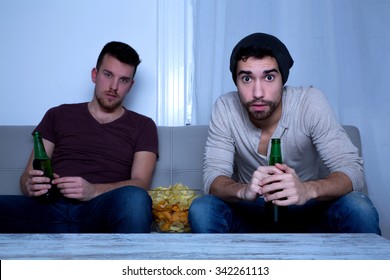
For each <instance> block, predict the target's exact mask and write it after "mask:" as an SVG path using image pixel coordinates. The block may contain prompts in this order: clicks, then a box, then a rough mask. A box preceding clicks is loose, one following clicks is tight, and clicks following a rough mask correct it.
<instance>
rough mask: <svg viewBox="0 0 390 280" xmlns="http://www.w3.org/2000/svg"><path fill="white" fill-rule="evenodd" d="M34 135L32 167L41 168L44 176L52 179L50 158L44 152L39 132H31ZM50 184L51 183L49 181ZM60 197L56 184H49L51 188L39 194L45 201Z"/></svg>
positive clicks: (53, 200) (48, 201)
mask: <svg viewBox="0 0 390 280" xmlns="http://www.w3.org/2000/svg"><path fill="white" fill-rule="evenodd" d="M33 137H34V160H33V168H34V169H36V170H42V171H43V173H44V176H46V177H48V178H50V180H53V179H54V175H53V169H52V166H51V160H50V159H49V157H48V156H47V154H46V150H45V146H44V145H43V141H42V136H41V133H40V132H38V131H35V132H34V133H33ZM50 184H51V183H50ZM59 197H60V191H59V189H58V188H57V186H56V185H53V184H51V188H50V189H49V190H48V192H47V193H45V194H44V195H42V196H40V197H39V198H40V199H41V200H42V201H44V202H47V203H52V202H55V201H56V200H57V199H58V198H59Z"/></svg>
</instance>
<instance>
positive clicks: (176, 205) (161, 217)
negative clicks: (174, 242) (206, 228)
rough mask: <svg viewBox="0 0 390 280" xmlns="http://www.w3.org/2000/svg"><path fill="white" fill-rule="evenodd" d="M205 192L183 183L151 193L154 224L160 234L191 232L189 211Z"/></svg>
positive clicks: (155, 189)
mask: <svg viewBox="0 0 390 280" xmlns="http://www.w3.org/2000/svg"><path fill="white" fill-rule="evenodd" d="M202 194H203V190H200V189H192V188H189V187H188V186H185V185H183V184H181V183H177V184H175V185H173V186H169V187H157V188H154V189H152V190H150V191H149V195H150V196H151V198H152V201H153V205H152V213H153V223H154V225H155V227H156V231H158V232H174V233H179V232H191V228H190V225H189V222H188V209H189V208H190V205H191V203H192V201H193V200H194V199H195V198H197V197H200V196H201V195H202Z"/></svg>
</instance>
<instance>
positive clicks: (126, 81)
mask: <svg viewBox="0 0 390 280" xmlns="http://www.w3.org/2000/svg"><path fill="white" fill-rule="evenodd" d="M120 81H121V83H124V84H127V83H129V82H130V79H128V78H121V79H120Z"/></svg>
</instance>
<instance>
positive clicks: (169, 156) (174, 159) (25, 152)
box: [0, 125, 361, 194]
mask: <svg viewBox="0 0 390 280" xmlns="http://www.w3.org/2000/svg"><path fill="white" fill-rule="evenodd" d="M34 127H35V126H0V194H21V192H20V189H19V177H20V175H21V174H22V172H23V170H24V169H25V167H26V164H27V161H28V158H29V156H30V154H31V151H32V148H33V138H32V136H31V132H32V131H33V129H34ZM344 128H345V130H346V132H347V133H348V135H349V136H350V138H351V140H352V142H353V144H354V145H355V146H356V147H357V148H358V149H359V153H360V155H361V141H360V134H359V130H358V129H357V128H356V127H354V126H349V125H346V126H344ZM157 129H158V137H159V150H160V156H159V159H158V161H157V165H156V168H155V171H154V175H153V180H152V185H151V186H152V188H156V187H158V186H169V185H173V184H175V183H182V184H184V185H187V186H189V187H191V188H193V189H202V188H203V179H202V174H203V173H202V168H203V155H204V147H205V144H206V139H207V135H208V126H207V125H195V126H178V127H168V126H159V127H158V128H157ZM327 174H328V171H327V169H326V168H325V166H323V165H322V166H321V168H320V175H321V177H324V176H326V175H327Z"/></svg>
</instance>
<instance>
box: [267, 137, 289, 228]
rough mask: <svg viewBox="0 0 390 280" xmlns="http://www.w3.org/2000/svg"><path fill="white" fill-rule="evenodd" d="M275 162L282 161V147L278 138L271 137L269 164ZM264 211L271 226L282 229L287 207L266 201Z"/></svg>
mask: <svg viewBox="0 0 390 280" xmlns="http://www.w3.org/2000/svg"><path fill="white" fill-rule="evenodd" d="M276 163H283V160H282V149H281V144H280V139H279V138H273V139H271V153H270V156H269V162H268V164H269V165H275V164H276ZM266 211H267V217H268V221H269V222H270V224H271V226H272V227H274V228H275V229H276V230H282V226H283V223H284V222H285V216H286V211H287V207H281V206H278V205H275V204H273V203H272V201H269V202H267V203H266Z"/></svg>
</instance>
